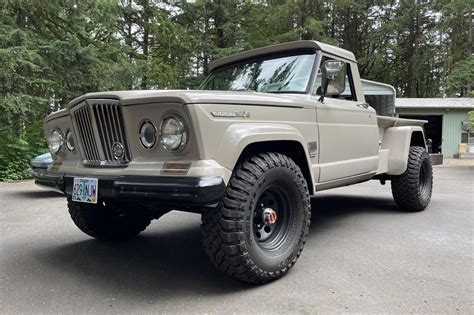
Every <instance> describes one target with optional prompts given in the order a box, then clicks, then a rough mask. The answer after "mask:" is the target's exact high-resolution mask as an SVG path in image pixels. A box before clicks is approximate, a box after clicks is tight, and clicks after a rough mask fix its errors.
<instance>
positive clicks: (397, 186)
mask: <svg viewBox="0 0 474 315" xmlns="http://www.w3.org/2000/svg"><path fill="white" fill-rule="evenodd" d="M432 190H433V168H432V164H431V158H430V155H429V154H428V152H427V151H426V149H425V148H423V147H410V152H409V154H408V164H407V169H406V171H405V172H404V173H403V174H401V175H399V176H392V195H393V199H394V200H395V203H396V204H397V205H398V206H399V207H400V208H401V209H404V210H407V211H422V210H424V209H425V208H426V207H427V206H428V204H429V203H430V200H431V193H432Z"/></svg>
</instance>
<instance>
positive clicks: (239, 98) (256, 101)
mask: <svg viewBox="0 0 474 315" xmlns="http://www.w3.org/2000/svg"><path fill="white" fill-rule="evenodd" d="M93 98H108V99H118V100H120V103H121V104H122V105H123V106H127V105H135V104H149V103H180V104H234V105H235V104H237V105H262V106H278V107H300V108H301V107H305V105H309V103H310V96H309V95H308V94H287V93H285V94H283V93H281V94H276V93H274V94H271V93H260V92H248V91H207V90H134V91H111V92H99V93H88V94H85V95H83V96H81V97H78V98H76V99H74V100H73V101H71V102H70V103H69V105H68V108H71V107H74V105H76V104H77V103H79V102H81V101H83V100H85V99H93Z"/></svg>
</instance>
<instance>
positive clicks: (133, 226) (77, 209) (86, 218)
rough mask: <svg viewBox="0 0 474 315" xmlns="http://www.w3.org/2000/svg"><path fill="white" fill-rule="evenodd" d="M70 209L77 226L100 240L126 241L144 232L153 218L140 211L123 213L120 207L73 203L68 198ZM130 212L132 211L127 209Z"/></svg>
mask: <svg viewBox="0 0 474 315" xmlns="http://www.w3.org/2000/svg"><path fill="white" fill-rule="evenodd" d="M68 209H69V214H70V215H71V218H72V220H73V221H74V223H75V224H76V226H77V227H78V228H79V229H80V230H81V231H82V232H84V233H86V234H88V235H90V236H92V237H94V238H97V239H99V240H104V241H111V240H124V239H128V238H131V237H134V236H136V235H138V234H139V233H140V232H142V231H144V230H145V229H146V227H147V226H148V225H149V224H150V222H151V217H150V216H148V215H147V214H146V213H143V212H141V211H140V210H137V211H133V210H131V211H130V212H128V211H127V212H126V211H122V209H120V206H118V205H117V206H115V205H113V206H112V205H110V206H106V205H103V204H100V203H99V204H86V203H80V202H73V201H71V199H70V198H68ZM127 210H130V209H127Z"/></svg>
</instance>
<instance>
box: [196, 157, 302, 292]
mask: <svg viewBox="0 0 474 315" xmlns="http://www.w3.org/2000/svg"><path fill="white" fill-rule="evenodd" d="M272 200H273V202H272ZM264 203H268V204H270V205H271V204H273V205H274V206H273V207H274V209H275V210H274V211H275V213H276V214H278V216H281V217H280V218H278V217H277V219H276V221H275V222H274V225H273V226H272V229H273V230H272V231H271V233H269V234H265V235H266V236H265V238H267V239H266V240H265V241H263V239H264V237H263V235H261V234H259V231H261V230H259V229H258V228H259V227H257V222H261V223H265V222H266V223H267V224H268V221H261V220H262V219H261V218H262V216H261V215H263V214H265V213H263V212H261V210H262V208H263V207H264ZM281 205H283V206H281ZM266 209H269V208H264V209H263V210H264V211H265V210H266ZM264 217H265V216H264ZM265 218H266V217H265ZM279 219H280V220H281V221H278V220H279ZM310 221H311V202H310V197H309V192H308V187H307V184H306V180H305V178H304V176H303V174H302V172H301V170H300V168H299V167H298V166H297V165H296V164H295V163H294V162H293V161H292V160H291V159H290V158H289V157H287V156H285V155H282V154H279V153H261V154H258V155H255V156H252V157H250V158H248V159H245V160H243V161H242V162H240V163H239V164H238V165H237V166H236V168H235V169H234V172H233V174H232V177H231V179H230V181H229V183H228V185H227V188H226V191H225V195H224V198H223V201H222V202H221V204H220V205H219V207H218V208H216V209H208V210H205V211H204V212H203V214H202V225H201V230H202V233H203V240H204V248H205V251H206V253H207V254H208V256H209V257H210V259H211V261H212V263H213V264H214V265H215V266H216V267H217V268H218V269H220V270H221V271H223V272H224V273H226V274H227V275H230V276H232V277H234V278H237V279H240V280H243V281H246V282H250V283H266V282H268V281H271V280H274V279H277V278H279V277H281V276H283V275H284V274H285V273H286V272H288V270H289V269H290V268H291V267H292V266H293V265H294V264H295V262H296V260H297V259H298V257H299V256H300V254H301V252H302V250H303V247H304V245H305V242H306V236H307V234H308V231H309V225H310ZM272 224H273V223H272ZM261 226H263V225H261ZM261 226H260V228H261ZM265 229H266V226H265ZM265 231H266V230H265ZM272 233H275V234H272ZM258 238H261V239H260V240H259V239H258Z"/></svg>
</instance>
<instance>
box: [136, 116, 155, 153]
mask: <svg viewBox="0 0 474 315" xmlns="http://www.w3.org/2000/svg"><path fill="white" fill-rule="evenodd" d="M145 125H148V126H151V128H153V135H154V140H153V143H152V144H151V145H147V144H146V143H144V141H146V136H145V131H144V130H142V129H143V128H144V127H145ZM144 138H145V139H144ZM159 138H160V136H159V131H158V129H157V128H156V126H155V124H154V123H153V121H151V120H150V119H144V120H143V121H142V122H141V123H140V127H139V129H138V140H139V142H140V144H141V146H142V148H143V149H145V150H151V149H153V148H154V147H155V146H156V143H157V142H159Z"/></svg>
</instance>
